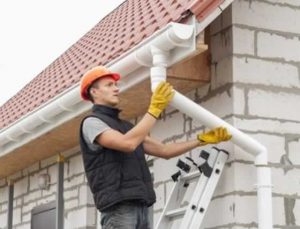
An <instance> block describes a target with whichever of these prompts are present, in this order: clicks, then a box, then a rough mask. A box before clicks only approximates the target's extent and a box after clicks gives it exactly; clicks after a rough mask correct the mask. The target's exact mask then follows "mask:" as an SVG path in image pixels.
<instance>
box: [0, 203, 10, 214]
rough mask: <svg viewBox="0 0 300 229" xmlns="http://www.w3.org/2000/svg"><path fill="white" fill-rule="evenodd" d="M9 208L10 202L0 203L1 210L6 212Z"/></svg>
mask: <svg viewBox="0 0 300 229" xmlns="http://www.w3.org/2000/svg"><path fill="white" fill-rule="evenodd" d="M7 209H8V203H4V204H1V205H0V211H2V212H5V211H7Z"/></svg>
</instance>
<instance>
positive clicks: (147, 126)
mask: <svg viewBox="0 0 300 229" xmlns="http://www.w3.org/2000/svg"><path fill="white" fill-rule="evenodd" d="M155 122H156V119H155V118H154V117H153V116H152V115H150V114H148V113H147V114H145V115H144V117H143V118H142V120H141V121H140V122H139V123H138V124H136V125H135V126H134V127H133V128H132V129H131V130H130V131H128V132H127V133H126V134H125V135H124V139H123V140H124V141H129V142H132V145H133V147H134V148H136V147H137V146H138V145H139V144H141V143H142V142H143V141H144V139H145V137H146V136H147V135H148V134H149V132H150V130H151V128H152V127H153V126H154V124H155Z"/></svg>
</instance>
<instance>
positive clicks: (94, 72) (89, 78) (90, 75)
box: [80, 66, 120, 100]
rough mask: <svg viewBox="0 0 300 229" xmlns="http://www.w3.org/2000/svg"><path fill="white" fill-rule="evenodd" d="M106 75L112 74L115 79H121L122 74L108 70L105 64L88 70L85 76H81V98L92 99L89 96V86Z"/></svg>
mask: <svg viewBox="0 0 300 229" xmlns="http://www.w3.org/2000/svg"><path fill="white" fill-rule="evenodd" d="M104 76H111V77H112V78H113V79H114V80H115V81H118V80H119V79H120V75H119V74H118V73H113V72H111V71H110V70H108V69H107V68H106V67H104V66H97V67H94V68H92V69H90V70H89V71H87V72H86V73H85V74H84V75H83V77H82V78H81V82H80V95H81V98H82V99H84V100H90V99H89V96H88V89H89V87H90V86H91V85H92V84H93V83H94V82H95V81H96V80H97V79H99V78H101V77H104Z"/></svg>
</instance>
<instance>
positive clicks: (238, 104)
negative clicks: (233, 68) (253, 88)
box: [232, 87, 246, 115]
mask: <svg viewBox="0 0 300 229" xmlns="http://www.w3.org/2000/svg"><path fill="white" fill-rule="evenodd" d="M232 93H233V100H232V101H233V113H234V114H239V115H242V114H245V109H246V103H245V91H244V90H243V89H240V88H237V87H233V89H232Z"/></svg>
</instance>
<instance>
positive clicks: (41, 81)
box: [0, 0, 213, 128]
mask: <svg viewBox="0 0 300 229" xmlns="http://www.w3.org/2000/svg"><path fill="white" fill-rule="evenodd" d="M203 1H204V2H207V1H208V2H211V1H213V0H196V2H203ZM192 3H193V0H148V1H140V0H127V1H126V2H124V3H123V4H121V5H120V6H119V7H118V8H116V9H115V10H114V11H113V12H112V13H111V14H109V15H108V16H106V17H105V18H104V19H102V20H101V21H100V22H99V23H98V24H97V25H96V26H95V27H94V28H93V29H92V30H90V31H89V32H88V33H87V34H86V35H84V36H83V37H82V38H81V39H80V40H79V41H78V42H76V43H75V44H74V45H72V46H71V47H70V48H69V49H68V50H67V51H66V52H65V53H63V54H62V55H61V56H60V57H58V58H57V59H56V60H55V61H54V62H53V63H51V64H50V65H49V66H48V67H47V68H46V69H45V70H44V71H42V72H41V73H40V74H39V75H38V76H36V77H35V78H34V79H33V80H32V81H31V82H30V83H29V84H27V85H26V86H25V87H24V88H23V89H22V90H21V91H19V92H18V93H17V94H16V95H15V96H13V97H12V98H11V99H10V100H9V101H7V102H6V103H5V104H4V105H3V106H1V107H0V128H3V127H5V126H8V125H9V124H11V123H13V122H14V121H16V120H18V119H20V118H21V117H22V116H24V115H26V114H27V113H29V112H31V111H33V110H35V109H36V108H38V107H39V106H41V105H42V104H44V103H45V102H46V101H48V100H49V99H52V98H53V97H55V96H57V95H58V94H60V93H61V92H63V91H64V90H66V89H67V88H69V87H70V86H72V85H74V84H75V83H77V82H78V81H79V80H80V78H81V76H82V74H83V73H84V72H85V71H86V70H87V69H89V68H91V67H93V66H96V65H105V64H107V63H109V62H110V61H112V60H113V59H115V58H117V57H118V56H120V55H121V54H123V53H124V52H126V51H127V50H129V49H130V48H132V47H134V46H135V45H137V44H138V43H139V42H141V41H142V40H143V39H145V38H146V37H148V36H150V35H151V34H153V33H154V32H155V31H156V30H158V29H160V28H162V27H164V26H165V25H166V24H167V23H169V22H170V21H174V22H179V21H182V19H183V17H184V15H185V16H186V15H189V14H187V12H189V10H188V9H189V6H191V5H193V4H192Z"/></svg>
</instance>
